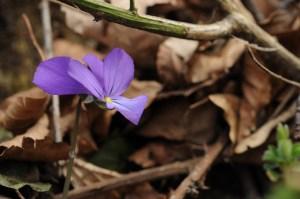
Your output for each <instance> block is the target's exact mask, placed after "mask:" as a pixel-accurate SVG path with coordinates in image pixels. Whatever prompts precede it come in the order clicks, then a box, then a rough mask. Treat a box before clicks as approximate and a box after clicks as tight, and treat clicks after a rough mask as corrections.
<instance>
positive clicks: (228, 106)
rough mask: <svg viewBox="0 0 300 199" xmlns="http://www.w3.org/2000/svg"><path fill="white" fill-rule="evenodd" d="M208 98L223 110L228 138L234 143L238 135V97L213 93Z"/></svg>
mask: <svg viewBox="0 0 300 199" xmlns="http://www.w3.org/2000/svg"><path fill="white" fill-rule="evenodd" d="M208 98H209V99H210V101H211V102H212V103H214V104H215V105H217V106H218V107H219V108H221V109H222V110H223V111H224V117H225V120H226V121H227V123H228V125H229V129H230V130H229V138H230V140H231V142H233V143H236V142H237V137H238V133H239V132H238V125H239V114H238V111H239V108H240V101H241V100H240V99H239V98H238V97H236V96H234V95H231V94H213V95H209V96H208Z"/></svg>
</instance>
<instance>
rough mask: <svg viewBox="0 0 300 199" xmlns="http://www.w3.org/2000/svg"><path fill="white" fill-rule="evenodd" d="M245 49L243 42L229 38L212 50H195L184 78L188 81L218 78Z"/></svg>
mask: <svg viewBox="0 0 300 199" xmlns="http://www.w3.org/2000/svg"><path fill="white" fill-rule="evenodd" d="M244 50H245V44H244V43H243V42H241V41H240V40H238V39H230V40H228V41H227V42H226V44H225V45H224V46H223V47H221V48H217V49H215V50H214V51H208V50H207V51H204V52H197V53H195V55H194V56H193V58H192V59H191V61H190V63H189V64H188V69H187V73H186V80H187V81H188V82H190V83H197V82H202V81H205V80H208V79H214V78H219V76H220V75H221V74H224V73H227V72H228V70H229V69H230V68H231V67H232V66H233V65H234V64H235V63H236V61H237V60H238V59H239V58H240V56H241V55H242V53H243V52H244Z"/></svg>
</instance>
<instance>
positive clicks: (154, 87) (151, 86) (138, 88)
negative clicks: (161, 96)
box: [124, 80, 162, 106]
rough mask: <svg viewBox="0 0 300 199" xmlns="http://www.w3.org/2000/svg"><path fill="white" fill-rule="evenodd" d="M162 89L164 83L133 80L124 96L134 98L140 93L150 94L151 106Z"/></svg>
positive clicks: (149, 101) (149, 102)
mask: <svg viewBox="0 0 300 199" xmlns="http://www.w3.org/2000/svg"><path fill="white" fill-rule="evenodd" d="M161 90H162V85H161V84H160V83H158V82H156V81H139V80H133V81H132V82H131V84H130V86H129V88H128V89H127V91H126V92H125V93H124V96H125V97H128V98H133V97H136V96H139V95H146V96H148V104H147V106H149V105H150V104H151V103H152V102H153V101H154V100H155V98H156V96H157V94H158V93H159V92H160V91H161Z"/></svg>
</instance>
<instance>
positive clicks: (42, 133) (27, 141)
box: [0, 115, 69, 161]
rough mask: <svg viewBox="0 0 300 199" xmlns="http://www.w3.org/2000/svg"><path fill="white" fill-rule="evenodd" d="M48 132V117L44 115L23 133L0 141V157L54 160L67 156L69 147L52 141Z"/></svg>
mask: <svg viewBox="0 0 300 199" xmlns="http://www.w3.org/2000/svg"><path fill="white" fill-rule="evenodd" d="M49 132H50V131H49V118H48V116H47V115H44V116H43V117H41V118H40V119H39V121H38V122H37V123H36V124H35V125H34V126H33V127H31V128H29V129H28V130H27V131H26V132H25V133H24V134H22V135H18V136H16V137H14V138H12V139H11V140H8V141H5V142H2V143H0V159H17V160H29V161H56V160H61V159H65V158H67V156H68V148H69V147H68V146H67V145H66V144H64V143H54V142H53V140H52V139H51V137H50V135H49Z"/></svg>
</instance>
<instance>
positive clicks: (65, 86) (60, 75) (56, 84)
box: [32, 57, 89, 95]
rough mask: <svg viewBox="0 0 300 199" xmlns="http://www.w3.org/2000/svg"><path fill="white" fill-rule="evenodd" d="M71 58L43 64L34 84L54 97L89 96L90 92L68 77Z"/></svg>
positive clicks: (38, 69)
mask: <svg viewBox="0 0 300 199" xmlns="http://www.w3.org/2000/svg"><path fill="white" fill-rule="evenodd" d="M70 60H71V58H69V57H55V58H51V59H48V60H46V61H43V62H41V63H40V64H39V65H38V67H37V69H36V71H35V74H34V77H33V81H32V82H33V83H34V84H35V85H37V86H38V87H40V88H41V89H43V90H44V91H45V92H47V93H49V94H52V95H69V94H88V93H89V92H88V91H87V90H86V89H85V88H84V87H83V86H82V85H81V84H80V83H79V82H77V81H76V80H74V79H73V78H71V77H70V76H69V75H68V72H67V71H68V68H69V62H70Z"/></svg>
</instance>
